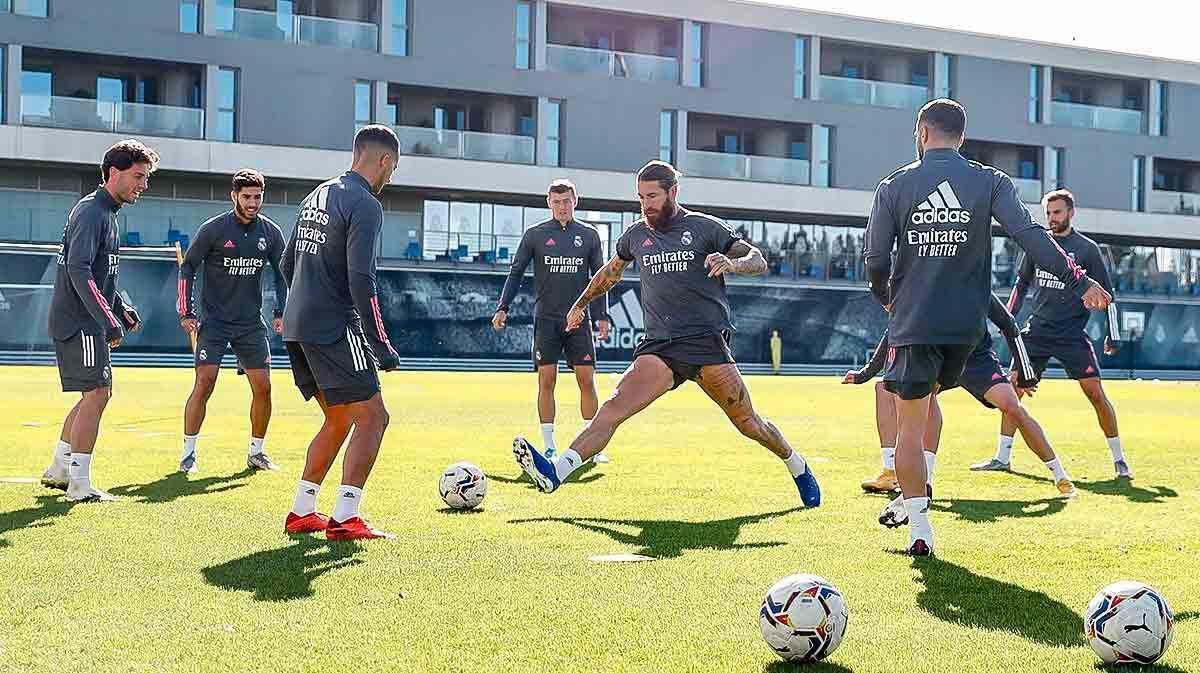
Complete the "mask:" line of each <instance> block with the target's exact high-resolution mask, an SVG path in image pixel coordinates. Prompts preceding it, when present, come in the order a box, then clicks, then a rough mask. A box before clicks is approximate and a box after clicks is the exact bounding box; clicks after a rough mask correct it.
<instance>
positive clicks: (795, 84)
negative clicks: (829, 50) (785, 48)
mask: <svg viewBox="0 0 1200 673" xmlns="http://www.w3.org/2000/svg"><path fill="white" fill-rule="evenodd" d="M793 51H794V52H795V53H794V55H793V59H792V60H793V61H794V63H795V65H794V67H793V72H792V97H793V98H806V97H807V96H808V81H807V78H806V77H805V71H807V70H808V38H807V37H803V36H801V35H797V36H796V41H795V47H794V48H793Z"/></svg>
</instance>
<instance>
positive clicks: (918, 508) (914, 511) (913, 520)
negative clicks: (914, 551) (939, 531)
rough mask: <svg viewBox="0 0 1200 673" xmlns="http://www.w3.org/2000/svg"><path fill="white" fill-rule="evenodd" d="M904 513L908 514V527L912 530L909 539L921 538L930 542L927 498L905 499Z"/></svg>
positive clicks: (931, 531)
mask: <svg viewBox="0 0 1200 673" xmlns="http://www.w3.org/2000/svg"><path fill="white" fill-rule="evenodd" d="M904 511H906V512H908V525H909V527H910V528H911V529H912V531H911V533H910V535H909V539H910V540H915V539H917V538H921V539H924V540H929V541H930V542H932V539H933V528H932V527H931V526H930V525H929V498H905V499H904Z"/></svg>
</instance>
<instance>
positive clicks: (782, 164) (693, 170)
mask: <svg viewBox="0 0 1200 673" xmlns="http://www.w3.org/2000/svg"><path fill="white" fill-rule="evenodd" d="M809 169H810V165H809V161H808V160H807V159H785V158H782V157H764V156H757V155H753V154H726V153H724V152H707V151H703V150H688V151H687V154H685V155H684V160H683V171H684V172H685V173H687V174H689V175H695V176H700V177H706V178H724V179H729V180H754V181H756V182H778V183H782V184H788V185H807V184H809V182H810V181H811V178H810V174H809Z"/></svg>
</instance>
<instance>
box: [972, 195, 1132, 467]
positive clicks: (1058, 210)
mask: <svg viewBox="0 0 1200 673" xmlns="http://www.w3.org/2000/svg"><path fill="white" fill-rule="evenodd" d="M1042 206H1043V207H1044V208H1045V209H1046V221H1047V223H1048V224H1049V226H1050V233H1051V234H1053V235H1054V240H1055V241H1057V242H1058V244H1059V246H1060V247H1062V249H1063V250H1065V251H1066V253H1067V255H1069V256H1070V257H1071V259H1073V260H1075V263H1076V264H1078V265H1079V266H1081V267H1083V268H1084V269H1086V270H1087V273H1088V275H1089V276H1091V277H1093V278H1095V279H1096V280H1097V281H1099V283H1100V284H1101V285H1102V286H1103V287H1104V289H1105V290H1106V291H1107V292H1109V293H1110V294H1111V293H1112V291H1113V289H1112V282H1111V281H1110V280H1109V275H1108V267H1106V266H1105V264H1104V255H1103V254H1102V253H1101V252H1100V246H1098V245H1096V242H1095V241H1093V240H1092V239H1090V238H1088V237H1087V236H1084V235H1083V234H1081V233H1079V232H1078V231H1075V228H1074V227H1072V226H1071V220H1072V219H1074V217H1075V197H1074V196H1073V195H1072V194H1071V192H1069V191H1067V190H1065V189H1058V190H1055V191H1052V192H1049V193H1048V194H1046V195H1045V196H1043V197H1042ZM1018 269H1019V271H1018V272H1017V283H1016V285H1015V286H1014V287H1013V291H1012V296H1011V298H1010V299H1009V303H1008V309H1009V311H1011V312H1012V313H1013V315H1016V314H1017V313H1018V312H1019V311H1020V310H1021V305H1022V304H1023V303H1024V302H1025V293H1026V292H1027V291H1028V290H1029V285H1030V283H1035V284H1036V286H1037V300H1036V303H1035V304H1034V306H1033V315H1031V316H1030V318H1029V324H1028V325H1026V327H1025V345H1026V346H1027V347H1028V348H1029V358H1030V360H1031V361H1032V362H1033V368H1034V371H1035V376H1036V377H1037V378H1041V376H1042V372H1043V371H1045V369H1046V363H1047V362H1048V361H1049V360H1050V358H1055V359H1057V360H1058V361H1059V362H1061V363H1062V365H1063V368H1064V369H1066V370H1067V376H1070V377H1071V378H1073V379H1075V380H1077V381H1079V387H1080V388H1081V389H1083V394H1084V395H1085V396H1087V398H1088V401H1089V402H1091V403H1092V406H1093V407H1094V408H1095V409H1096V418H1097V419H1098V420H1099V421H1100V429H1101V430H1103V431H1104V436H1105V437H1106V438H1107V439H1108V449H1109V451H1110V452H1111V453H1112V459H1113V469H1114V470H1115V471H1116V473H1117V477H1118V478H1124V479H1133V470H1131V469H1129V462H1128V461H1127V460H1126V458H1125V452H1124V450H1123V449H1122V448H1121V436H1120V434H1118V432H1117V412H1116V411H1115V410H1114V409H1113V405H1112V402H1110V401H1109V399H1108V395H1106V394H1105V393H1104V388H1103V386H1101V385H1100V362H1099V361H1098V360H1097V359H1096V352H1095V350H1093V349H1092V340H1091V338H1089V337H1088V335H1087V332H1086V331H1084V330H1085V328H1086V327H1087V323H1088V311H1087V308H1086V307H1085V306H1084V305H1083V302H1081V301H1080V300H1079V298H1078V297H1076V296H1075V295H1073V294H1072V293H1071V292H1069V291H1068V290H1067V288H1066V287H1064V286H1063V283H1062V282H1060V281H1059V280H1058V279H1057V278H1055V277H1054V276H1053V274H1049V273H1047V272H1046V271H1044V270H1043V269H1042V268H1041V267H1040V266H1037V265H1035V264H1034V262H1033V260H1031V259H1030V258H1029V257H1028V256H1023V258H1022V260H1021V262H1020V264H1019V265H1018ZM1105 317H1106V318H1107V322H1108V334H1107V335H1105V338H1104V354H1105V355H1116V354H1117V352H1118V350H1119V349H1120V346H1119V343H1118V342H1119V341H1120V340H1121V332H1120V325H1119V324H1118V321H1117V306H1116V304H1115V303H1113V304H1109V305H1108V313H1107V314H1106V316H1105ZM1016 427H1017V426H1016V423H1015V422H1014V420H1013V419H1012V418H1010V417H1009V416H1008V415H1007V414H1006V415H1005V416H1004V418H1003V419H1002V420H1001V422H1000V440H999V442H998V443H997V446H996V455H995V457H993V458H992V459H991V460H989V461H986V462H983V463H977V464H975V465H972V466H971V469H972V470H998V471H1007V470H1008V469H1009V459H1010V457H1011V456H1012V445H1013V435H1014V434H1015V433H1014V430H1015V429H1016Z"/></svg>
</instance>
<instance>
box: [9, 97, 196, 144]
mask: <svg viewBox="0 0 1200 673" xmlns="http://www.w3.org/2000/svg"><path fill="white" fill-rule="evenodd" d="M21 122H22V123H23V124H26V125H28V126H46V127H49V128H59V129H80V130H84V131H104V132H108V133H124V134H144V135H152V136H172V137H176V138H196V139H199V138H203V137H204V110H202V109H200V108H190V107H176V106H173V105H149V104H146V103H114V102H110V101H101V100H95V99H93V98H70V97H67V96H39V95H36V94H22V95H21Z"/></svg>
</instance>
